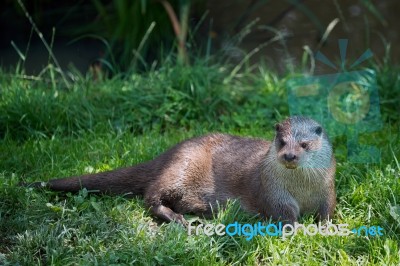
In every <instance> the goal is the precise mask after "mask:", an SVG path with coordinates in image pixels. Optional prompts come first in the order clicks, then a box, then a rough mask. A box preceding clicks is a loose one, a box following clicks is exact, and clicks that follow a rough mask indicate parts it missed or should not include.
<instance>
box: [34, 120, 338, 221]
mask: <svg viewBox="0 0 400 266" xmlns="http://www.w3.org/2000/svg"><path fill="white" fill-rule="evenodd" d="M299 119H300V120H299ZM301 119H305V120H301ZM303 124H304V125H303ZM299 125H301V127H299ZM303 126H304V128H302V127H303ZM315 127H319V125H318V124H317V123H316V122H315V121H313V120H310V119H306V118H301V117H294V118H291V119H288V120H286V121H284V122H283V123H281V124H278V125H277V134H276V137H275V139H274V141H273V142H269V141H265V140H261V139H253V138H244V137H236V136H232V135H227V134H209V135H206V136H202V137H197V138H192V139H189V140H186V141H184V142H182V143H180V144H177V145H176V146H174V147H173V148H171V149H170V150H168V151H166V152H165V153H163V154H161V155H160V156H158V157H157V158H155V159H154V160H152V161H149V162H145V163H142V164H139V165H136V166H132V167H127V168H121V169H117V170H114V171H109V172H104V173H96V174H89V175H83V176H77V177H69V178H62V179H53V180H50V181H49V182H47V183H46V184H45V186H46V187H47V188H49V189H51V190H56V191H70V192H76V191H79V190H80V189H81V188H87V189H89V190H98V191H99V192H102V193H112V194H124V195H126V196H129V195H132V196H133V195H143V196H144V200H145V203H146V205H147V206H148V207H149V208H150V209H151V211H152V212H153V214H154V215H155V216H157V217H159V218H161V219H163V220H166V221H175V222H178V223H182V224H185V223H186V221H185V219H184V218H183V216H182V214H185V213H194V214H197V215H203V216H206V217H210V215H211V213H212V210H216V209H217V202H219V203H224V202H226V201H227V200H228V199H237V200H239V202H240V204H241V207H242V208H243V209H244V210H246V211H248V212H250V213H258V214H261V215H262V216H263V217H266V218H269V217H271V218H272V219H274V220H283V221H287V222H289V223H293V222H295V221H297V219H298V217H299V216H300V215H302V214H306V213H315V214H316V215H317V218H319V219H327V218H329V217H332V215H333V211H334V208H335V203H336V200H335V197H336V196H335V188H334V174H335V159H334V157H333V154H332V148H331V146H330V143H329V140H328V139H327V136H326V134H325V132H322V133H321V134H320V135H318V134H313V130H315ZM293 129H296V130H295V131H296V132H295V131H294V130H293ZM298 132H300V133H302V134H305V135H306V137H307V136H311V137H312V138H314V139H313V140H312V141H311V142H310V143H311V144H310V146H312V145H314V146H315V147H314V149H315V150H316V152H313V153H307V152H306V151H305V150H301V149H300V148H299V147H298V146H299V145H300V143H301V140H303V139H304V138H303V137H302V139H301V140H300V136H298V135H296V134H297V133H298ZM295 133H296V134H295ZM295 135H296V136H297V138H296V136H295ZM282 137H285V138H286V140H285V142H287V146H286V147H285V145H284V146H282V147H281V143H280V140H281V138H282ZM290 138H291V139H290ZM313 141H314V142H313ZM289 144H290V145H289ZM289 151H290V152H294V153H296V154H297V155H298V156H299V161H298V162H297V164H298V167H297V168H296V169H288V168H286V167H285V162H284V160H283V161H282V156H283V155H284V154H285V152H289ZM311 156H313V157H312V158H311ZM307 159H310V161H312V164H310V163H311V162H308V160H307ZM292 163H293V162H292ZM315 163H316V164H315ZM316 165H317V166H316ZM318 165H319V166H318ZM41 184H42V183H41V182H37V183H34V184H33V186H41Z"/></svg>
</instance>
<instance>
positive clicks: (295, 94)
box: [286, 39, 382, 163]
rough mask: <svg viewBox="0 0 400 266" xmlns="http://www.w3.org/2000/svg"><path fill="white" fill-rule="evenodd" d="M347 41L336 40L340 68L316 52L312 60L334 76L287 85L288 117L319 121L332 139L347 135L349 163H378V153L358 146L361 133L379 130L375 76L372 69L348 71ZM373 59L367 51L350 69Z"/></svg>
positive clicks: (289, 82)
mask: <svg viewBox="0 0 400 266" xmlns="http://www.w3.org/2000/svg"><path fill="white" fill-rule="evenodd" d="M347 44H348V40H346V39H341V40H339V50H340V58H341V64H340V66H335V64H333V63H332V62H331V61H330V60H329V59H328V58H327V57H326V56H325V55H323V54H322V53H321V52H317V53H316V55H315V59H316V60H318V61H320V62H322V63H324V64H325V65H327V66H329V67H331V68H332V69H334V70H336V72H335V73H333V74H327V75H319V76H302V77H295V78H292V79H290V80H288V82H287V86H286V87H287V90H288V101H289V111H290V115H292V116H293V115H303V116H308V117H310V118H313V119H315V120H316V121H319V122H320V123H321V124H322V125H323V126H324V128H325V129H326V130H327V131H328V133H329V135H330V136H331V137H334V136H339V135H346V136H347V150H348V160H349V161H350V162H355V163H368V162H377V161H379V159H380V150H379V149H377V147H374V146H368V145H361V144H360V143H359V141H358V136H359V134H361V133H368V132H374V131H378V130H379V129H381V127H382V121H381V116H380V109H379V94H378V88H377V81H376V74H375V72H374V71H373V70H371V69H366V70H358V71H347V70H346V51H347ZM371 56H372V52H371V50H369V49H368V50H366V51H365V52H364V53H363V54H362V55H361V56H360V57H359V58H358V59H357V60H356V61H355V62H354V63H352V64H351V65H350V69H354V68H355V67H357V66H358V65H360V64H361V63H362V62H364V61H365V60H367V59H368V58H370V57H371Z"/></svg>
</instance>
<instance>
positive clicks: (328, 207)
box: [315, 194, 336, 221]
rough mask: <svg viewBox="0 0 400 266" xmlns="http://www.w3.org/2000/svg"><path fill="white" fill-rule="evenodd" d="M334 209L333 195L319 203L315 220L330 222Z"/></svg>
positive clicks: (334, 198)
mask: <svg viewBox="0 0 400 266" xmlns="http://www.w3.org/2000/svg"><path fill="white" fill-rule="evenodd" d="M335 207H336V197H335V194H333V195H332V194H330V195H329V197H327V198H326V199H325V200H324V201H323V202H321V203H320V206H319V209H318V211H317V215H316V217H315V218H316V220H317V221H324V220H331V219H332V218H333V213H334V211H335Z"/></svg>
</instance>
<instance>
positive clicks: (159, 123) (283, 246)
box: [0, 61, 400, 265]
mask: <svg viewBox="0 0 400 266" xmlns="http://www.w3.org/2000/svg"><path fill="white" fill-rule="evenodd" d="M377 70H378V78H379V80H378V84H379V89H380V92H381V112H382V119H383V124H384V126H383V129H382V130H381V131H378V132H374V133H370V134H366V135H363V136H362V137H361V138H360V141H362V142H365V143H368V144H369V145H376V146H379V147H380V148H381V152H382V156H381V160H380V161H379V162H378V163H376V164H352V163H350V162H348V161H347V160H346V145H345V138H343V137H338V138H336V139H334V140H333V142H334V147H335V151H336V157H337V160H338V169H337V174H336V185H337V197H338V206H337V209H336V214H335V217H334V222H335V223H337V224H339V223H346V224H349V227H357V226H361V225H366V226H373V225H380V226H382V227H383V228H384V235H383V236H379V237H378V236H375V237H372V236H369V237H367V236H348V237H339V236H334V237H322V236H315V237H306V236H303V235H296V236H293V237H291V238H289V239H286V240H283V239H282V238H279V237H260V236H257V237H255V238H253V239H252V240H251V241H246V239H245V238H244V237H242V236H235V237H229V236H212V237H207V236H205V235H199V236H188V235H187V232H186V231H185V229H183V228H182V227H180V226H178V225H176V224H168V223H162V222H160V221H157V220H154V219H153V218H152V216H151V215H150V213H149V211H148V210H147V209H146V208H145V207H144V204H143V200H142V199H141V198H136V199H133V200H128V199H125V198H122V197H110V196H96V195H92V194H90V193H88V192H87V191H86V190H82V191H81V192H80V193H79V194H66V195H63V194H57V193H54V192H50V191H41V190H33V189H30V188H23V187H19V186H18V185H17V184H18V182H20V181H36V180H48V179H50V178H53V177H63V176H69V175H77V174H81V173H85V172H91V171H96V172H97V171H104V170H109V169H114V168H117V167H122V166H128V165H133V164H136V163H138V162H141V161H144V160H149V159H151V158H153V157H155V156H156V155H157V154H159V153H161V152H162V151H164V150H166V149H167V148H168V147H171V146H172V145H174V144H176V143H178V142H179V141H181V140H183V139H186V138H188V137H192V136H196V135H201V134H204V133H207V132H211V131H220V132H228V133H232V134H236V135H246V136H255V137H265V138H268V139H271V138H272V137H273V130H272V129H273V124H274V123H275V122H276V121H278V120H280V119H281V118H282V117H285V116H286V115H287V114H288V107H287V101H286V98H285V97H286V94H285V89H284V82H285V79H286V78H287V77H283V78H278V77H276V76H275V75H274V74H271V73H269V72H268V71H265V70H263V71H261V72H259V73H240V76H237V77H235V78H233V79H231V80H230V81H229V82H224V78H225V77H226V76H229V74H230V72H229V69H228V68H226V67H222V66H218V65H215V64H214V65H210V64H209V63H208V62H200V61H199V62H196V63H195V64H194V65H193V66H192V67H179V66H171V65H168V64H165V66H164V67H163V68H160V69H158V70H154V71H150V72H148V73H147V74H143V75H134V74H132V75H131V76H128V77H123V78H122V77H114V78H112V79H109V80H97V81H93V80H92V79H91V78H90V77H76V79H75V81H74V82H73V85H72V86H73V87H72V89H70V90H68V89H65V88H63V83H62V82H60V81H59V79H57V78H54V79H52V77H51V75H46V74H45V75H43V76H41V77H40V79H39V80H36V79H35V80H32V79H27V78H26V77H25V78H21V77H23V73H20V72H16V73H15V72H14V73H13V72H4V71H3V72H2V73H1V75H0V133H1V140H0V179H1V180H0V198H1V201H0V264H5V265H15V264H16V265H77V264H79V265H128V264H134V263H135V264H139V265H147V264H163V265H181V264H185V265H186V264H189V265H190V264H192V265H203V264H209V265H212V264H216V265H224V264H246V265H247V264H250V265H251V264H253V265H254V264H272V265H285V264H296V265H298V264H306V265H320V264H327V265H339V264H342V265H360V264H363V265H364V264H376V265H378V264H379V265H381V264H386V265H398V264H400V248H399V246H400V237H399V235H400V218H399V217H400V211H399V206H400V204H399V202H400V165H399V160H400V156H399V154H400V136H399V130H400V123H399V116H398V105H397V104H395V103H394V102H393V99H395V100H396V99H397V102H398V100H399V98H398V97H399V94H398V92H399V89H400V85H399V79H398V75H396V74H394V73H397V68H396V67H390V68H385V69H377ZM396 112H397V115H396ZM187 218H188V219H191V218H194V217H192V216H190V215H188V216H187ZM234 221H239V222H242V223H254V222H257V221H258V218H257V217H251V216H249V215H247V214H246V213H244V212H242V211H241V210H239V209H238V208H237V204H231V205H229V207H228V208H227V209H225V210H223V211H222V212H221V213H220V214H218V215H217V217H215V219H212V220H208V221H203V222H207V223H213V224H217V223H220V222H222V223H225V224H227V223H231V222H234ZM302 222H304V223H306V224H309V223H311V220H310V218H309V217H305V218H303V220H302Z"/></svg>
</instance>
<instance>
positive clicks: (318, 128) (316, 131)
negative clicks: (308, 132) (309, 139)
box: [314, 126, 322, 136]
mask: <svg viewBox="0 0 400 266" xmlns="http://www.w3.org/2000/svg"><path fill="white" fill-rule="evenodd" d="M314 131H315V134H317V135H318V136H321V133H322V127H320V126H318V127H316V128H315V130H314Z"/></svg>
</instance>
